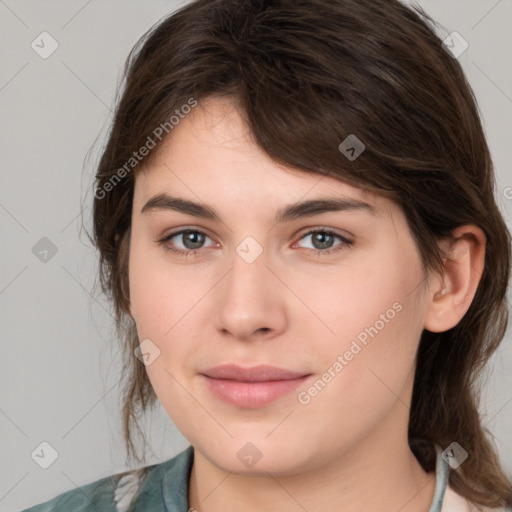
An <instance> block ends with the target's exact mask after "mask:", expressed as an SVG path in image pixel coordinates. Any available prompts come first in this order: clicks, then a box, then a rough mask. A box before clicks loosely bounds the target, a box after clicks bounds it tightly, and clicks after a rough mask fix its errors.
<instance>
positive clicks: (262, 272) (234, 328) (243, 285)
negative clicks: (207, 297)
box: [214, 237, 284, 339]
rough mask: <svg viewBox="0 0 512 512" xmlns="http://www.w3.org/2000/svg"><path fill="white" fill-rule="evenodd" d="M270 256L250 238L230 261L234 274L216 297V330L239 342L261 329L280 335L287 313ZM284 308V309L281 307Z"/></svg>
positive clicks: (239, 246)
mask: <svg viewBox="0 0 512 512" xmlns="http://www.w3.org/2000/svg"><path fill="white" fill-rule="evenodd" d="M267 265H269V266H270V265H271V263H270V262H269V258H268V252H267V251H265V250H264V247H263V246H262V245H261V244H259V243H258V242H257V241H256V240H255V239H254V238H252V237H247V238H245V239H244V240H243V241H242V242H241V243H239V244H238V246H236V247H235V248H234V252H233V254H231V257H230V258H229V266H230V271H229V272H228V274H227V275H226V276H225V278H224V279H223V281H224V282H223V283H222V284H221V286H219V288H218V292H217V294H216V297H215V305H214V308H215V310H216V313H215V325H216V328H217V329H219V330H222V331H228V332H230V333H231V334H232V335H233V336H234V337H236V338H240V339H242V338H248V337H250V336H251V335H252V334H253V333H255V332H256V331H258V330H260V329H265V330H271V331H279V330H280V329H281V328H282V327H283V325H284V309H283V307H279V294H278V290H277V289H276V287H277V288H279V285H278V283H277V282H275V283H273V282H272V280H274V281H277V280H276V279H275V276H274V275H273V274H272V272H271V271H270V270H269V269H268V268H267ZM281 306H282V305H281Z"/></svg>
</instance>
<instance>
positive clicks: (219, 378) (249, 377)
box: [200, 364, 311, 409]
mask: <svg viewBox="0 0 512 512" xmlns="http://www.w3.org/2000/svg"><path fill="white" fill-rule="evenodd" d="M310 375H311V374H306V373H303V372H294V371H290V370H286V369H283V368H277V367H275V366H268V365H259V366H253V367H250V368H244V367H241V366H238V365H234V364H225V365H220V366H215V367H213V368H209V369H207V370H204V371H203V372H201V373H200V376H201V378H202V379H203V380H205V382H206V384H207V386H208V389H209V390H210V391H211V392H212V393H213V394H214V395H216V396H217V397H218V398H220V399H222V400H224V401H225V402H228V403H230V404H232V405H236V406H238V407H245V408H249V409H256V408H258V407H263V406H265V405H268V404H270V403H272V402H274V401H275V400H277V399H278V398H281V397H282V396H284V395H286V394H288V393H290V392H291V391H293V390H294V389H295V388H297V387H298V386H299V385H300V384H302V383H303V382H304V381H305V380H306V379H307V378H308V377H309V376H310Z"/></svg>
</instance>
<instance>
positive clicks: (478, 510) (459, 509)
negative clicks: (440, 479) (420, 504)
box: [441, 486, 510, 512]
mask: <svg viewBox="0 0 512 512" xmlns="http://www.w3.org/2000/svg"><path fill="white" fill-rule="evenodd" d="M441 512H510V510H509V509H505V508H490V507H483V506H481V505H475V504H474V503H471V502H469V501H468V500H467V499H465V498H464V497H462V496H461V495H460V494H458V493H457V492H455V491H454V490H453V489H452V488H451V487H450V486H447V487H446V491H445V494H444V499H443V507H442V509H441Z"/></svg>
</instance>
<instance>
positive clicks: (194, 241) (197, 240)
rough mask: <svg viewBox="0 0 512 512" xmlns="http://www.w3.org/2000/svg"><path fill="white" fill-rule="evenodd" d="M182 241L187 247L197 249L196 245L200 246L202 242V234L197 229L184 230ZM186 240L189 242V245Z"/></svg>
mask: <svg viewBox="0 0 512 512" xmlns="http://www.w3.org/2000/svg"><path fill="white" fill-rule="evenodd" d="M184 242H185V247H187V249H197V248H198V247H201V244H202V243H204V236H203V234H202V233H198V232H197V231H186V232H185V233H184ZM188 242H190V243H191V244H190V245H191V246H190V245H189V243H188Z"/></svg>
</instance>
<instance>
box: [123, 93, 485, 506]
mask: <svg viewBox="0 0 512 512" xmlns="http://www.w3.org/2000/svg"><path fill="white" fill-rule="evenodd" d="M340 158H342V157H341V156H340ZM320 178H322V177H321V176H319V175H315V174H310V173H304V172H299V171H296V170H295V171H294V170H293V169H286V168H283V167H282V166H279V165H277V164H276V163H275V162H273V161H272V160H271V159H270V158H269V157H268V156H267V155H266V154H265V153H264V152H263V151H262V150H261V149H260V148H258V147H257V146H256V145H255V143H254V142H253V140H252V138H251V134H250V132H249V130H248V128H247V127H246V125H245V124H244V122H243V120H242V118H241V117H240V115H239V114H238V112H237V110H236V108H235V106H234V104H232V103H230V102H229V101H228V100H226V99H213V98H210V99H209V100H208V101H205V102H203V103H200V104H199V105H198V106H197V107H195V108H194V109H193V110H192V112H191V113H190V114H188V115H187V116H186V118H185V119H183V120H182V121H181V122H180V124H179V125H177V126H176V127H175V128H174V130H173V132H172V136H171V137H169V138H168V139H167V140H166V141H165V144H164V145H162V146H161V147H160V148H159V154H158V158H157V159H155V160H154V162H153V163H152V164H151V166H150V167H148V168H147V169H145V170H144V171H143V172H141V173H140V174H138V175H137V178H136V184H135V191H134V202H133V214H132V234H131V242H130V257H129V283H130V301H131V304H130V313H131V315H132V316H133V318H134V320H135V322H136V325H137V331H138V335H139V339H140V340H144V339H146V338H149V339H150V340H151V342H152V343H154V345H156V346H157V347H158V349H159V350H160V355H159V356H158V357H157V358H156V359H155V360H154V361H153V362H152V363H151V364H150V365H148V366H147V367H146V369H147V372H148V376H149V378H150V380H151V384H152V386H153V388H154V390H155V392H156V394H157V396H158V398H159V400H160V402H161V403H162V405H163V407H164V408H165V410H166V411H167V413H168V414H169V417H170V418H171V419H172V421H173V422H174V424H175V425H176V426H177V427H178V429H179V430H180V431H181V432H182V433H183V435H184V436H185V437H186V438H187V439H188V440H189V442H190V443H191V444H192V445H193V446H194V449H195V457H194V463H193V468H192V473H191V478H190V488H189V494H188V498H189V506H190V507H193V508H195V509H197V510H198V511H201V512H202V511H204V512H217V511H225V510H226V503H229V507H227V508H228V509H230V510H240V511H247V512H249V511H256V510H257V511H260V510H269V511H280V512H287V511H290V512H291V511H298V510H304V509H305V510H307V511H308V512H314V511H320V510H326V508H329V509H330V510H344V511H346V512H352V511H354V512H355V511H361V510H380V511H384V512H386V511H389V512H391V511H393V512H397V511H399V510H400V511H401V512H412V511H414V512H418V511H425V512H427V511H428V508H429V506H430V503H431V501H432V497H433V492H434V487H435V475H434V474H432V473H430V474H427V473H425V472H424V471H423V469H422V468H421V466H420V465H419V463H418V462H417V460H416V458H415V457H414V455H413V454H412V452H411V451H410V449H409V446H408V442H407V426H408V415H409V406H410V400H411V393H412V384H413V379H414V370H415V354H416V351H417V347H418V343H419V339H420V335H421V333H422V331H423V329H424V328H427V329H430V330H433V331H437V332H439V331H443V330H446V329H449V328H450V327H452V326H454V325H456V324H457V323H458V321H459V320H460V319H461V318H462V316H463V315H464V313H465V312H466V310H467V308H468V307H469V305H470V303H471V300H472V298H473V296H474V293H475V291H476V287H477V285H478V281H479V279H480V276H481V273H482V268H483V257H484V247H485V239H484V235H483V234H482V232H481V231H480V230H479V229H478V228H476V227H475V226H464V227H462V228H459V230H458V231H457V232H456V233H455V235H456V241H455V242H454V243H453V244H452V245H451V246H449V245H447V244H445V245H444V247H445V248H451V249H452V252H453V255H454V256H453V259H450V260H448V261H446V263H445V274H444V275H443V276H437V275H429V276H425V275H424V273H423V271H422V267H421V261H420V256H419V252H418V250H417V248H416V246H415V243H414V240H413V238H412V236H411V233H410V230H409V228H408V226H407V223H406V218H405V216H404V213H403V211H402V210H401V208H400V207H399V205H397V204H395V203H393V202H392V201H390V200H388V199H386V198H384V197H381V196H378V195H376V194H374V193H371V192H370V191H368V190H365V189H362V188H357V187H353V186H350V185H348V184H346V183H344V182H342V181H338V180H335V179H333V178H328V177H323V178H322V179H320ZM163 192H166V193H167V194H171V195H173V196H177V197H182V198H185V199H189V200H191V201H195V202H200V203H203V204H207V205H209V206H210V207H211V208H213V209H215V211H216V212H217V213H218V214H219V216H220V217H221V219H222V220H221V221H220V222H219V221H213V220H209V219H203V218H198V217H195V216H192V215H190V214H184V213H181V212H176V211H172V210H151V211H149V212H146V213H143V214H142V213H141V209H142V207H143V206H144V205H145V204H146V202H147V201H148V200H149V199H150V198H151V197H153V196H154V195H156V194H159V193H163ZM341 196H343V197H349V198H352V199H357V200H362V201H365V202H367V203H369V204H371V205H372V206H373V207H374V209H375V213H374V214H372V213H371V212H370V211H367V210H353V211H335V212H325V213H321V214H316V215H314V216H309V217H303V218H299V219H295V220H292V221H288V222H283V223H279V224H276V223H275V221H274V216H275V213H276V212H277V211H278V210H280V209H281V208H283V207H284V206H286V205H288V204H290V203H294V202H297V201H301V200H308V199H316V198H320V197H341ZM183 228H188V229H198V230H200V231H203V232H205V233H206V235H207V237H206V238H205V240H204V243H203V246H202V248H199V249H193V248H192V249H191V248H188V247H193V246H192V245H191V243H190V242H188V245H185V244H187V239H184V237H183V236H181V235H178V236H175V237H174V238H172V239H171V240H169V241H167V242H166V244H167V246H173V247H175V248H177V249H181V250H184V251H187V250H188V251H191V252H192V251H194V250H195V251H196V253H197V255H196V256H192V257H190V256H189V257H186V256H179V255H176V254H173V253H171V252H169V251H166V250H165V244H164V245H163V244H159V243H158V241H159V240H161V239H163V238H164V237H165V236H167V235H169V234H171V233H172V232H176V231H179V230H180V229H183ZM313 228H315V229H318V230H321V228H324V229H330V230H332V231H335V232H336V234H340V235H341V236H344V237H346V238H348V239H349V240H351V241H352V242H353V244H352V245H350V246H348V245H345V244H343V242H342V241H341V240H340V239H337V238H336V237H334V238H333V239H332V242H331V246H330V247H328V249H336V248H339V247H342V248H341V250H340V251H338V252H335V253H332V254H329V255H325V254H319V255H317V254H316V253H315V249H317V251H318V250H324V251H325V250H326V249H321V247H322V246H319V245H318V244H317V245H314V242H313V237H312V236H311V235H309V236H307V235H306V233H307V232H308V231H309V230H311V229H313ZM248 236H250V237H253V238H254V239H255V240H256V241H257V242H258V244H259V245H260V246H261V248H262V249H263V252H262V253H261V254H260V255H259V257H258V258H256V259H255V261H254V262H252V263H248V262H247V261H245V260H244V259H243V258H242V257H240V256H239V255H238V253H237V252H236V248H237V246H239V244H240V243H241V242H242V241H243V240H244V239H245V238H246V237H248ZM173 244H174V245H173ZM340 244H341V245H340ZM443 288H446V290H447V291H446V292H445V293H444V294H441V293H440V292H441V290H442V289H443ZM395 303H399V304H400V305H401V310H400V311H399V312H397V313H396V315H395V316H394V318H393V319H391V320H389V321H388V322H386V323H385V326H384V327H383V328H382V329H380V331H379V332H378V335H376V336H375V337H374V338H373V339H372V338H370V339H369V341H368V343H367V345H366V346H363V348H362V350H361V351H360V352H358V353H357V355H356V356H354V357H353V359H352V360H350V361H348V362H347V364H346V366H344V367H343V369H342V371H340V372H339V373H337V374H336V376H335V377H334V378H332V379H331V381H330V382H329V383H328V384H327V385H326V386H325V387H324V388H323V389H322V390H321V392H319V393H318V394H317V395H316V396H314V397H312V398H311V400H310V401H309V402H308V403H307V404H302V403H300V402H299V401H298V398H297V394H298V392H299V391H303V390H307V389H308V388H309V387H310V386H311V385H312V383H313V382H315V381H318V379H319V378H321V377H322V375H323V374H324V373H325V372H326V369H327V368H329V367H332V365H333V363H334V362H335V361H336V360H337V356H338V355H343V354H344V353H345V352H346V351H347V350H348V349H349V348H350V346H351V343H352V341H353V340H354V339H355V338H356V336H357V335H358V334H359V333H361V332H362V331H363V330H364V329H365V327H369V326H372V325H375V323H376V321H377V320H379V318H381V316H380V315H381V314H385V312H386V311H387V310H389V309H390V308H392V305H393V304H395ZM360 345H362V344H360ZM223 363H238V364H240V365H242V366H253V365H256V364H270V365H273V366H278V367H282V368H286V369H290V370H294V371H301V372H303V373H310V374H312V376H311V377H310V378H309V379H310V380H308V381H307V384H304V385H302V386H301V387H300V388H298V389H297V390H296V391H293V392H291V393H289V394H287V395H285V396H284V397H281V398H280V399H278V400H277V401H275V402H273V403H271V404H269V405H266V406H264V407H261V408H257V409H248V408H241V407H237V406H234V405H231V404H228V403H226V402H224V401H222V400H220V399H219V398H217V397H216V396H215V395H213V394H212V393H211V392H210V391H209V389H208V387H207V386H206V385H205V383H204V381H203V379H202V378H201V377H200V375H199V373H200V372H201V370H204V369H206V368H207V367H211V366H215V365H219V364H223ZM247 442H251V443H253V444H254V445H255V446H256V447H257V449H258V450H259V452H260V453H261V459H260V460H259V461H258V462H257V463H256V464H255V465H254V466H252V467H247V466H246V465H245V464H244V463H243V462H242V461H241V460H240V459H239V458H238V457H237V452H238V451H239V450H240V449H241V448H242V447H243V446H244V445H245V444H246V443H247ZM443 448H444V447H443Z"/></svg>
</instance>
